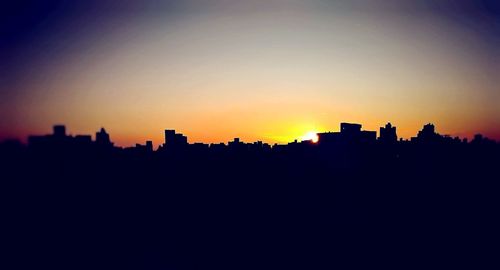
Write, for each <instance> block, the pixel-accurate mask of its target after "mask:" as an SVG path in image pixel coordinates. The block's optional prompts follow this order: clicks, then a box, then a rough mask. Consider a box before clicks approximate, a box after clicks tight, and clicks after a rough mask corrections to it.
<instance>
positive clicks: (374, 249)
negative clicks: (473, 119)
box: [1, 144, 500, 269]
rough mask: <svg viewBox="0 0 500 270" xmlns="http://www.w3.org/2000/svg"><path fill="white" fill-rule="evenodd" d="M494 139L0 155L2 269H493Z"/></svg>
mask: <svg viewBox="0 0 500 270" xmlns="http://www.w3.org/2000/svg"><path fill="white" fill-rule="evenodd" d="M499 153H500V151H499V148H498V145H482V146H481V145H476V146H472V145H470V144H468V145H463V146H456V147H453V148H447V147H434V146H433V147H430V146H425V145H424V146H421V145H419V146H412V147H408V148H407V149H403V148H397V149H385V150H380V149H375V148H370V149H362V150H360V149H356V148H345V149H337V151H333V150H331V149H330V150H328V151H326V150H325V151H319V150H315V149H313V148H311V149H310V148H307V147H306V148H298V149H294V150H292V149H289V150H287V151H282V152H264V151H263V152H252V153H249V152H245V153H241V152H238V151H235V152H230V151H227V152H224V153H210V154H207V153H157V152H155V153H123V152H119V151H97V150H88V149H87V150H82V151H80V152H79V153H75V152H68V151H63V150H58V151H51V152H46V151H42V152H40V151H39V152H37V151H30V150H29V149H26V148H22V147H20V148H17V147H10V148H9V147H5V149H2V152H1V154H2V175H3V177H2V180H1V183H2V188H1V193H2V194H1V198H2V208H3V210H2V224H3V226H2V227H3V229H2V231H3V232H2V235H3V236H2V240H1V242H2V246H3V248H4V251H3V252H2V253H3V254H2V257H3V258H4V259H2V262H1V263H2V264H6V266H5V267H1V268H2V269H95V268H98V269H125V268H127V269H334V268H340V269H345V268H358V267H360V266H363V267H364V268H366V267H370V268H378V267H383V268H388V267H391V268H392V267H395V268H399V269H406V268H419V269H423V268H431V267H432V268H450V267H453V266H461V267H466V268H474V269H487V268H489V269H492V268H496V269H498V268H497V267H498V266H499V262H498V260H497V258H498V254H499V253H498V251H499V250H498V243H499V242H498V238H497V232H498V230H499V228H500V227H499V226H498V225H499V222H498V219H499V213H500V208H499V206H500V195H499V191H500V183H499V177H498V176H499V169H498V167H499V164H500V163H499V161H500V159H499Z"/></svg>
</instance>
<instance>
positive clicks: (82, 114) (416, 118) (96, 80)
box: [0, 0, 500, 146]
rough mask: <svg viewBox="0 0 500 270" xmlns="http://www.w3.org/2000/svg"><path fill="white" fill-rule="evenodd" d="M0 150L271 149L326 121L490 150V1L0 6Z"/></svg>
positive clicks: (498, 116)
mask: <svg viewBox="0 0 500 270" xmlns="http://www.w3.org/2000/svg"><path fill="white" fill-rule="evenodd" d="M12 2H14V3H16V4H12V5H11V6H9V5H7V6H6V7H5V8H2V11H1V24H0V31H1V37H0V114H1V117H0V140H1V139H6V138H18V139H22V140H25V138H26V136H27V135H28V134H46V133H50V132H51V127H52V125H53V124H58V123H62V124H65V125H66V126H67V129H68V132H69V133H72V134H94V133H95V131H97V130H98V129H100V128H101V127H105V128H106V129H107V130H108V132H109V133H110V134H111V139H112V140H113V141H114V142H115V143H116V144H118V145H120V146H129V145H132V144H135V143H136V142H139V143H143V142H144V141H145V140H153V142H154V144H155V145H157V144H159V143H162V142H163V130H164V129H166V128H167V129H176V130H177V131H178V132H182V133H183V134H185V135H187V136H188V138H189V142H207V143H209V142H227V141H229V140H231V139H232V138H234V137H240V138H241V139H242V140H244V141H256V140H263V141H266V142H269V143H275V142H278V143H284V142H288V141H292V140H293V139H296V138H299V139H300V138H301V136H303V135H305V134H307V133H308V132H310V131H316V132H321V131H337V130H338V129H339V123H340V122H357V123H361V124H363V128H364V129H366V130H377V131H378V128H379V127H380V126H382V125H384V124H385V123H387V122H389V121H390V122H391V123H393V124H394V125H396V126H397V128H398V135H399V136H401V137H403V138H409V137H411V136H414V135H415V134H416V133H417V131H418V130H420V129H421V127H422V126H423V125H424V124H426V123H428V122H431V123H434V124H435V125H436V127H437V131H438V132H439V133H441V134H449V135H452V136H460V137H469V138H470V137H471V136H472V135H473V134H475V133H483V134H484V135H486V136H488V137H491V138H494V139H497V140H500V9H499V4H495V2H496V1H473V0H470V1H465V0H464V1H449V0H448V1H435V0H434V1H431V0H422V1H410V0H408V1H405V0H402V1H401V0H400V1H397V0H371V1H368V0H367V1H362V0H357V1H356V0H354V1H319V0H317V1H316V0H312V1H294V0H289V1H284V0H283V1H280V0H266V1H264V0H263V1H228V0H227V1H226V0H216V1H210V0H205V1H106V0H104V1H52V0H49V1H12Z"/></svg>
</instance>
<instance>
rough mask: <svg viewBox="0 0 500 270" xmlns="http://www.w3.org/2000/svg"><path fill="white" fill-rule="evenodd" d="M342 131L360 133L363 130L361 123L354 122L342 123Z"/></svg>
mask: <svg viewBox="0 0 500 270" xmlns="http://www.w3.org/2000/svg"><path fill="white" fill-rule="evenodd" d="M340 132H341V133H342V134H346V135H351V134H352V135H354V134H359V132H361V125H360V124H352V123H340Z"/></svg>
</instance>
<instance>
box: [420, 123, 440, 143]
mask: <svg viewBox="0 0 500 270" xmlns="http://www.w3.org/2000/svg"><path fill="white" fill-rule="evenodd" d="M439 138H441V135H439V134H438V133H436V130H435V128H434V125H433V124H431V123H429V124H426V125H424V128H423V129H422V130H421V131H419V132H418V134H417V138H416V139H417V140H418V141H420V142H433V141H436V140H438V139H439Z"/></svg>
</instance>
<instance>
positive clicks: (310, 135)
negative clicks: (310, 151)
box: [302, 131, 319, 143]
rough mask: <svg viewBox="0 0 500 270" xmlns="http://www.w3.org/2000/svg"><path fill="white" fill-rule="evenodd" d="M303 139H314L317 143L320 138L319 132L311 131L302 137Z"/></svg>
mask: <svg viewBox="0 0 500 270" xmlns="http://www.w3.org/2000/svg"><path fill="white" fill-rule="evenodd" d="M302 140H303V141H312V142H313V143H317V142H318V140H319V137H318V133H317V132H314V131H309V132H307V133H306V135H304V136H303V137H302Z"/></svg>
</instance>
